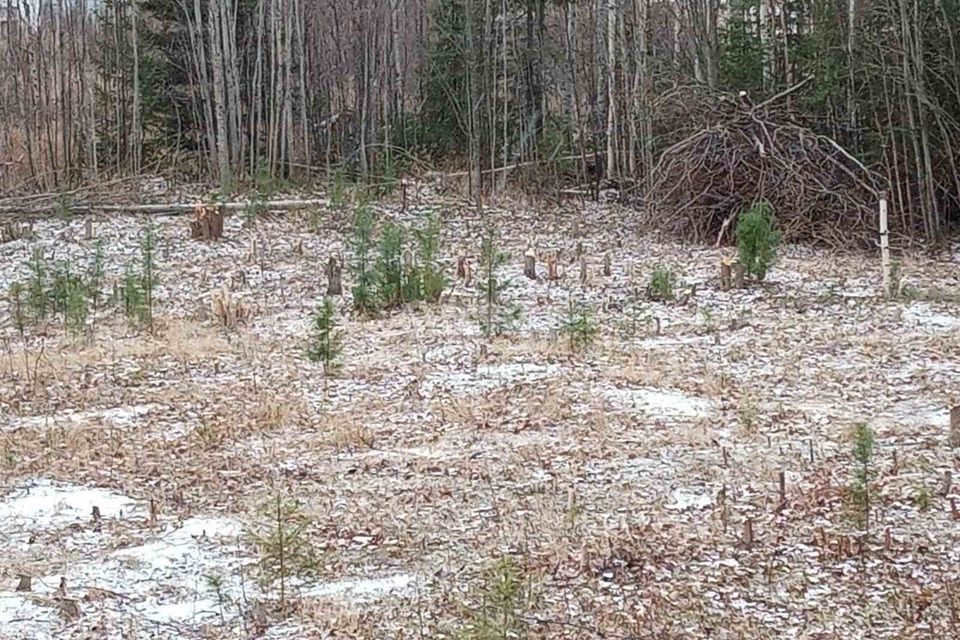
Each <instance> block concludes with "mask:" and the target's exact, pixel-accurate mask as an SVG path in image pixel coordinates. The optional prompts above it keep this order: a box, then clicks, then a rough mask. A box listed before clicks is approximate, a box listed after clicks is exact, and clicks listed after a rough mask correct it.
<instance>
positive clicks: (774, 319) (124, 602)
mask: <svg viewBox="0 0 960 640" xmlns="http://www.w3.org/2000/svg"><path fill="white" fill-rule="evenodd" d="M376 210H377V211H378V212H379V215H380V216H390V217H395V218H400V219H403V220H404V221H405V222H407V223H409V224H410V225H413V226H416V225H418V224H420V222H421V220H422V216H423V214H424V212H425V211H427V210H434V211H437V212H439V213H441V214H443V219H444V234H443V235H444V241H445V246H444V250H443V257H444V261H445V263H446V264H447V265H448V274H449V275H450V276H451V280H452V281H453V282H454V286H453V287H452V289H451V290H450V291H448V293H447V294H445V295H444V300H443V302H442V304H440V305H436V306H431V305H424V306H420V307H418V308H407V309H404V310H403V311H400V312H395V313H389V314H386V315H385V316H384V317H383V318H381V319H377V320H367V321H362V320H360V319H358V318H354V317H351V316H350V315H349V314H347V313H342V314H340V315H339V320H340V322H341V329H342V331H343V344H344V354H343V368H342V370H341V371H340V372H339V373H338V374H337V375H336V376H335V377H331V378H329V379H327V380H325V379H324V376H323V374H322V368H321V366H320V365H318V364H313V363H310V362H308V361H307V359H306V358H305V356H304V350H305V346H306V336H307V333H308V332H307V325H308V322H309V317H310V314H311V312H312V311H313V309H314V308H315V306H316V303H317V301H318V300H319V298H320V296H321V295H322V293H323V292H324V290H325V286H326V283H325V279H324V276H323V264H324V263H325V261H326V260H327V258H328V257H329V256H330V255H331V254H340V253H341V252H342V253H343V254H344V255H345V256H346V257H347V260H348V262H349V251H348V249H347V246H346V239H347V235H346V233H347V231H348V228H349V225H348V222H349V216H348V215H347V214H344V213H337V212H332V211H330V212H321V215H320V220H321V221H322V224H321V228H320V229H319V230H311V229H310V228H309V224H308V217H309V216H306V215H304V216H302V217H301V216H298V215H295V214H286V215H284V216H280V217H276V218H269V219H261V220H259V221H257V223H256V224H255V225H254V226H253V227H251V228H247V227H244V226H243V225H242V220H241V218H240V217H239V216H233V217H230V218H228V220H227V224H226V229H225V234H224V235H225V240H224V241H223V242H220V243H214V244H203V243H199V242H197V241H191V240H190V239H189V238H188V233H187V222H186V220H185V219H184V218H182V217H160V218H155V219H151V223H152V225H153V227H154V229H155V231H156V233H157V236H158V251H157V262H158V274H159V285H158V289H157V321H156V326H155V329H154V331H153V333H150V332H146V331H135V330H132V329H131V328H130V327H129V326H128V325H127V323H126V322H125V320H124V319H123V317H122V313H117V312H115V311H104V312H101V313H99V314H96V315H95V318H96V320H95V327H94V331H93V336H92V338H91V339H84V338H78V337H75V336H71V335H69V334H67V333H65V332H64V331H63V329H62V328H60V327H59V326H57V325H58V323H56V322H54V323H50V324H49V325H48V326H46V327H44V326H38V327H33V328H31V329H28V333H27V338H26V339H21V337H20V336H19V334H18V333H17V331H16V330H15V328H14V326H13V324H12V322H11V321H10V319H9V317H10V308H9V304H8V303H7V302H4V303H2V305H3V306H2V307H0V318H3V320H0V322H3V323H5V324H4V325H3V329H2V331H3V336H4V343H3V353H2V354H0V555H2V558H3V560H2V562H0V637H3V638H17V639H20V638H87V637H97V638H120V637H124V638H148V637H164V638H167V637H169V638H181V637H183V638H220V637H247V636H251V637H252V636H257V635H259V636H260V637H266V638H314V637H318V638H319V637H328V636H329V634H330V633H331V632H332V631H334V630H335V631H336V634H337V637H361V638H385V637H404V638H410V637H436V636H437V635H439V634H444V635H447V636H456V635H457V634H458V633H460V634H463V633H469V628H468V627H469V626H470V625H471V624H473V625H474V626H476V625H477V624H478V620H479V618H480V615H479V614H478V613H477V607H478V603H479V601H480V599H481V598H482V592H483V591H484V589H486V590H487V593H488V595H489V592H490V588H489V587H484V586H483V585H484V580H483V576H484V575H485V572H488V571H489V569H490V567H492V566H494V565H495V564H496V563H497V562H498V561H500V560H501V559H502V558H504V557H510V558H512V561H513V563H514V564H515V566H516V567H517V571H518V572H519V573H520V574H521V575H522V577H523V579H524V580H525V581H529V584H530V585H531V587H532V592H533V598H532V601H531V602H530V603H529V604H528V605H523V606H520V605H518V606H517V609H518V615H519V617H520V618H522V620H523V621H524V622H525V623H526V626H527V633H528V634H529V635H530V636H531V637H555V638H561V637H563V638H592V637H606V638H618V637H637V638H706V637H714V638H750V639H752V638H774V637H776V638H906V637H921V636H922V637H933V636H939V637H943V638H947V637H956V636H957V635H958V633H960V631H958V629H960V583H958V577H960V512H958V511H957V509H958V505H957V503H958V502H960V488H958V487H960V473H958V471H960V464H958V457H957V453H956V451H955V450H954V451H952V450H951V449H950V447H949V445H948V443H947V432H948V423H949V407H950V406H951V405H952V404H956V403H957V402H958V396H957V394H958V390H960V307H958V305H957V303H956V302H950V301H949V299H948V298H949V296H943V295H940V294H943V293H944V292H947V293H949V292H956V291H960V271H958V270H957V267H956V265H957V261H958V259H960V254H958V252H957V251H953V252H952V254H951V253H949V252H948V253H944V254H941V255H940V256H939V257H938V258H930V257H925V256H922V255H912V256H908V257H907V258H906V259H905V262H904V272H905V274H906V276H907V279H908V281H909V283H910V285H911V287H913V289H911V291H922V292H925V293H924V296H923V297H924V298H925V299H924V300H918V299H907V300H898V301H884V300H882V299H881V298H880V297H879V293H880V286H879V285H880V277H879V268H878V267H879V265H878V260H876V259H874V258H873V257H872V256H864V255H847V256H837V255H834V254H829V253H826V252H820V251H815V250H812V249H810V248H804V247H785V248H784V249H783V251H782V257H781V260H780V261H779V263H778V264H777V266H776V267H775V268H774V270H773V271H772V272H771V273H770V275H769V276H768V281H767V282H766V283H764V284H763V285H762V286H753V287H750V288H747V289H743V290H736V291H730V292H722V291H720V290H719V287H718V284H717V281H716V280H717V273H718V264H719V260H720V258H721V256H723V255H728V254H729V249H728V250H725V251H723V250H714V249H705V248H697V247H682V246H678V245H676V244H672V243H669V242H664V241H658V240H656V239H655V238H652V237H649V236H644V235H642V234H641V233H639V231H637V230H636V229H634V228H632V225H631V223H630V222H629V219H630V218H629V216H627V217H624V214H622V213H621V212H618V211H616V210H614V209H612V208H602V207H601V208H597V207H594V206H590V205H587V206H578V207H574V206H572V205H571V206H570V207H569V209H568V210H560V211H555V210H554V211H532V210H526V209H524V208H523V207H521V206H513V207H509V208H504V209H496V210H490V211H489V212H487V214H486V217H485V218H484V220H480V219H479V218H477V217H475V216H474V215H473V214H472V213H470V212H469V211H468V210H467V209H466V208H465V207H458V206H457V205H455V204H452V203H444V202H440V201H436V202H433V203H431V204H430V205H429V206H428V205H425V204H423V205H418V206H417V207H412V208H411V210H410V211H408V213H407V214H406V216H403V217H401V216H400V215H399V213H398V207H391V206H388V205H381V206H378V207H376ZM147 220H148V219H147V218H140V217H123V216H116V217H110V218H98V219H96V221H95V223H94V225H93V228H94V232H95V233H94V235H95V237H97V238H100V239H101V240H102V243H103V248H104V250H105V252H106V267H107V272H108V275H107V279H106V282H107V283H110V282H112V281H113V280H116V279H117V278H119V277H120V276H121V275H122V274H123V270H124V266H125V265H126V264H127V263H129V262H131V261H134V260H136V259H137V253H138V244H137V238H138V236H139V235H140V233H141V231H142V228H143V225H144V224H145V223H146V222H147ZM624 220H627V222H624ZM491 221H492V222H493V223H495V224H496V226H497V227H498V228H499V230H500V232H501V235H502V238H503V242H504V249H506V250H508V251H509V252H511V254H512V256H513V257H512V259H511V260H510V261H509V262H508V264H507V266H506V267H505V268H504V270H503V274H502V275H503V276H505V277H509V278H510V279H511V280H512V285H513V286H512V287H511V288H510V289H508V290H507V292H506V296H505V297H506V298H507V299H508V300H509V301H512V302H515V303H518V304H519V305H520V306H521V307H522V310H523V318H522V321H521V324H520V327H519V328H518V330H517V331H515V332H513V333H510V334H508V335H506V336H504V337H502V338H498V339H494V340H487V339H485V338H483V337H482V336H481V334H480V330H479V328H478V324H477V322H476V319H475V316H476V315H477V303H476V294H477V292H476V290H475V288H474V287H473V285H471V286H465V285H464V284H463V283H459V282H456V277H455V271H456V269H455V265H456V260H457V258H458V257H460V256H461V255H467V256H470V260H471V262H472V263H473V265H474V268H476V259H477V255H478V253H479V249H480V237H481V233H482V230H483V229H484V227H485V225H486V223H487V222H491ZM84 225H85V219H83V218H77V219H72V220H56V219H49V220H42V221H37V222H36V223H35V225H34V229H35V231H36V237H35V238H34V239H32V240H28V239H21V240H16V241H13V242H8V243H6V244H3V245H0V284H2V285H3V286H4V288H5V289H6V287H7V286H8V285H9V284H10V283H12V282H14V281H26V280H27V278H28V270H27V268H26V266H25V263H26V262H27V261H28V260H29V258H30V256H31V252H32V251H33V248H34V247H37V246H39V247H43V248H45V250H46V252H47V255H48V256H50V255H51V254H55V256H54V257H55V260H62V259H65V258H68V257H69V258H70V259H71V260H72V261H73V262H74V263H75V264H77V265H79V266H84V265H86V264H87V262H88V261H89V260H90V258H91V256H92V254H93V243H94V240H87V239H84V235H85V229H84ZM528 243H532V244H533V245H534V246H536V247H537V248H538V250H539V251H540V253H541V255H546V254H547V253H548V252H551V251H553V250H557V249H560V250H561V259H560V276H561V278H560V280H559V281H557V282H549V281H547V280H546V279H545V278H544V276H545V275H546V271H545V267H544V265H543V264H542V263H541V264H540V265H539V268H540V269H541V271H540V275H541V279H540V280H539V281H537V282H534V281H531V280H528V279H526V278H524V277H523V275H522V267H523V262H522V254H523V252H524V250H525V249H526V248H527V246H528ZM578 243H580V244H582V247H583V251H584V255H585V256H586V257H587V266H588V277H587V279H586V282H585V283H581V279H580V274H579V271H580V266H579V260H576V259H575V254H576V247H577V245H578ZM605 253H609V254H610V256H611V267H612V273H611V275H610V276H604V275H602V264H603V255H604V254H605ZM658 265H667V266H669V267H671V268H672V269H673V270H674V271H675V272H676V273H677V274H678V276H679V279H680V281H681V283H682V284H681V285H680V286H679V287H678V292H679V293H680V294H683V293H685V292H687V291H688V290H689V289H690V288H691V286H692V285H694V284H696V285H697V286H696V290H695V292H694V293H693V295H692V296H690V297H689V299H687V300H685V301H684V302H682V303H680V302H674V303H655V302H649V301H647V300H646V299H645V295H644V290H645V288H646V285H647V282H648V279H649V277H650V274H651V272H652V271H653V269H654V268H655V267H656V266H658ZM475 275H476V274H475ZM475 280H476V277H475ZM344 281H345V282H344V284H345V288H346V289H349V286H350V285H351V284H352V280H351V278H350V277H349V275H348V274H346V273H345V274H344ZM474 284H475V283H474ZM224 285H226V286H228V287H230V289H231V291H232V292H233V296H234V298H236V299H239V300H242V301H243V302H244V304H246V305H248V306H249V307H250V308H252V309H253V317H252V319H251V320H250V322H249V323H247V324H246V325H245V326H242V327H241V328H240V329H239V330H237V331H226V330H224V329H223V328H221V327H220V326H218V324H217V323H216V321H215V320H214V319H213V318H212V317H211V315H210V307H211V296H212V295H213V294H214V293H215V292H216V291H219V290H220V289H221V287H222V286H224ZM110 288H111V285H110V284H105V286H104V291H105V295H106V294H108V293H109V290H110ZM938 292H939V293H938ZM571 298H572V299H574V300H577V301H582V302H584V303H585V304H587V305H589V306H590V307H591V308H592V309H593V310H594V317H595V320H596V322H597V326H598V327H599V330H600V333H599V336H598V337H597V340H596V342H595V344H594V345H593V347H592V348H590V349H588V350H587V351H585V352H583V353H578V354H571V353H570V350H569V348H568V346H567V344H566V342H564V341H563V340H562V339H559V340H558V339H557V336H556V332H557V329H558V328H559V326H560V325H561V323H562V322H563V320H564V318H565V316H566V314H567V308H568V303H569V300H570V299H571ZM348 300H349V295H348V296H347V298H345V299H343V300H342V301H338V306H339V307H340V309H341V311H343V312H346V311H347V308H348V304H349V303H348ZM658 325H659V332H658V331H657V326H658ZM857 422H866V423H868V424H869V426H870V427H871V428H872V429H873V430H874V431H875V433H876V447H875V452H874V456H873V463H872V464H873V474H874V475H873V478H872V480H871V484H870V490H871V503H872V510H871V521H870V524H869V535H867V536H866V537H865V542H864V544H863V548H861V545H860V544H859V542H858V540H860V539H863V536H862V534H861V529H860V527H859V526H858V525H857V523H856V522H855V518H853V517H852V514H851V506H850V500H849V499H848V494H849V491H848V487H849V486H850V484H851V483H852V482H853V479H854V470H855V467H856V465H855V463H854V460H853V457H852V451H853V444H852V442H851V440H850V431H851V429H852V427H853V426H854V425H855V424H856V423H857ZM947 472H952V474H953V476H954V477H956V478H958V482H955V483H953V485H952V486H949V487H945V486H944V485H945V482H944V477H945V474H946V473H947ZM781 473H782V474H783V475H782V477H783V490H784V493H783V495H782V496H781V489H780V477H781ZM944 489H946V491H944ZM277 496H279V497H280V499H281V501H282V503H283V504H284V505H288V504H292V503H293V502H298V503H299V505H300V511H301V512H302V513H303V514H305V515H307V516H309V524H308V525H307V526H306V529H305V530H304V532H303V536H302V539H303V540H304V542H303V543H302V547H303V548H298V549H296V550H295V551H298V552H299V551H304V550H305V549H306V546H307V544H309V545H310V546H311V547H312V548H313V550H314V551H315V553H316V560H317V562H316V567H315V571H314V572H313V574H312V575H310V576H307V575H306V574H305V575H304V576H303V579H302V580H300V579H298V580H295V581H293V582H294V583H293V584H290V583H287V584H286V585H285V594H284V597H285V600H286V608H287V609H288V611H287V612H286V615H285V616H284V615H281V612H280V611H279V607H278V602H279V597H280V594H279V588H278V584H277V583H272V584H263V581H262V580H260V575H259V574H260V565H261V561H262V559H263V550H262V549H258V547H257V545H255V544H254V543H253V539H252V536H251V534H252V533H254V532H257V531H259V532H261V533H263V532H265V531H268V530H269V529H270V527H275V523H274V522H273V520H272V519H271V516H270V515H269V514H265V513H264V509H265V508H266V509H267V510H269V509H271V508H273V507H272V505H275V504H276V500H277ZM94 506H96V507H97V508H98V509H99V513H100V518H99V519H95V518H93V517H92V509H93V507H94ZM748 523H749V524H748ZM748 529H749V530H750V531H751V533H752V535H751V533H748V531H747V530H748ZM751 537H752V540H751V539H748V538H751ZM290 552H291V550H288V553H290ZM21 574H23V575H27V576H30V577H31V583H32V584H31V590H30V591H20V592H18V591H16V590H15V589H16V587H17V585H18V577H19V575H21ZM61 577H63V578H65V584H64V587H65V588H64V589H63V590H61V588H60V587H61ZM601 633H602V634H605V635H600V634H601ZM467 637H469V636H467Z"/></svg>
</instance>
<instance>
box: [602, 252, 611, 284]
mask: <svg viewBox="0 0 960 640" xmlns="http://www.w3.org/2000/svg"><path fill="white" fill-rule="evenodd" d="M612 272H613V271H612V269H611V268H610V254H609V253H605V254H603V275H604V276H606V277H608V278H609V277H610V274H611V273H612Z"/></svg>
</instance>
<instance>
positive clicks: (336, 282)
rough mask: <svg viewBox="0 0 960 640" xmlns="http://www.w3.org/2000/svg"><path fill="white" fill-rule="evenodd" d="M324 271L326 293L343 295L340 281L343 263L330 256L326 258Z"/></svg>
mask: <svg viewBox="0 0 960 640" xmlns="http://www.w3.org/2000/svg"><path fill="white" fill-rule="evenodd" d="M324 271H326V273H327V295H328V296H340V295H343V284H342V283H341V275H342V274H343V265H341V264H340V262H339V261H338V260H337V259H336V258H335V257H333V256H330V259H329V260H327V267H326V269H324Z"/></svg>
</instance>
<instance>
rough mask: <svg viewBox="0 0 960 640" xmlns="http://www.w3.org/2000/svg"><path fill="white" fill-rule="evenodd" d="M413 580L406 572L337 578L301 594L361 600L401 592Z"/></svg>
mask: <svg viewBox="0 0 960 640" xmlns="http://www.w3.org/2000/svg"><path fill="white" fill-rule="evenodd" d="M414 581H415V579H414V577H413V576H412V575H410V574H406V573H400V574H397V575H393V576H386V577H383V578H366V579H360V580H338V581H336V582H326V583H324V584H320V585H317V586H315V587H312V588H310V589H307V590H306V591H305V592H304V594H303V595H305V596H309V597H314V598H329V597H341V598H345V599H348V600H351V601H354V602H362V601H365V600H373V599H376V598H378V597H380V596H384V595H389V594H391V593H396V592H403V591H405V590H406V589H407V587H409V586H410V585H411V584H413V582H414Z"/></svg>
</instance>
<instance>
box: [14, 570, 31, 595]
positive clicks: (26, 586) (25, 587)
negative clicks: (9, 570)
mask: <svg viewBox="0 0 960 640" xmlns="http://www.w3.org/2000/svg"><path fill="white" fill-rule="evenodd" d="M18 577H19V578H20V582H18V583H17V591H30V590H31V589H32V588H33V587H32V584H31V582H32V579H31V578H30V576H28V575H27V574H25V573H21V574H20V575H19V576H18Z"/></svg>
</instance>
